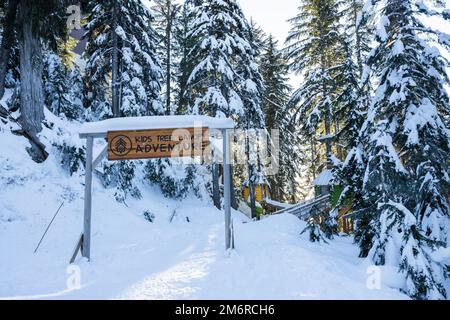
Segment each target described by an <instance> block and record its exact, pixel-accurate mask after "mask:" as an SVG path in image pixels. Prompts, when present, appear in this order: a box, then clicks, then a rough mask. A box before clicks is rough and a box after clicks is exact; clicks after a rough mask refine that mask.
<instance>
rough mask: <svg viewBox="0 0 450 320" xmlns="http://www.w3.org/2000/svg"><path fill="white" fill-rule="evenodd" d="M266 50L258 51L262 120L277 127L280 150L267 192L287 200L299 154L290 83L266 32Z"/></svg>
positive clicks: (275, 46) (283, 65)
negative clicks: (290, 96) (261, 79)
mask: <svg viewBox="0 0 450 320" xmlns="http://www.w3.org/2000/svg"><path fill="white" fill-rule="evenodd" d="M265 47H266V50H265V52H264V53H263V54H262V55H261V59H260V70H261V74H262V77H263V80H264V92H263V95H262V101H263V102H262V104H263V110H264V114H265V124H266V128H267V129H268V130H272V129H275V130H279V136H278V137H277V139H278V140H279V146H278V148H279V154H278V164H277V165H278V170H277V174H274V175H270V176H269V177H268V181H269V183H270V193H271V197H272V199H275V200H279V201H290V200H291V199H289V198H288V197H289V194H291V191H292V190H291V188H292V187H293V185H295V186H297V185H298V182H296V181H295V179H291V178H292V177H296V175H297V174H296V171H297V168H298V167H299V165H300V164H299V160H300V159H299V155H298V154H297V153H296V151H298V148H296V147H295V146H296V145H298V144H299V141H298V138H297V136H296V134H295V131H294V130H295V129H294V128H293V127H294V126H293V124H292V121H291V120H292V119H291V115H292V112H291V110H289V108H288V104H287V102H288V100H289V94H290V91H291V86H290V85H289V84H288V72H289V70H288V65H287V61H286V60H285V59H284V57H283V54H282V53H281V52H280V51H279V50H278V47H277V41H276V40H274V39H273V37H272V35H269V37H268V39H267V41H266V44H265Z"/></svg>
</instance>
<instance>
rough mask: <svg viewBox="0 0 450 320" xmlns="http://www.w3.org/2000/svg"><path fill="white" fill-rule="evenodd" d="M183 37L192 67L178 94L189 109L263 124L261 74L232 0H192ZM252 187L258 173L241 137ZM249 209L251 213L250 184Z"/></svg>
mask: <svg viewBox="0 0 450 320" xmlns="http://www.w3.org/2000/svg"><path fill="white" fill-rule="evenodd" d="M189 8H190V13H189V14H188V15H189V16H190V25H189V32H188V34H187V43H189V44H191V45H193V47H192V48H191V49H190V50H189V56H190V58H189V61H186V65H188V66H190V67H192V72H191V74H190V76H189V78H188V79H187V82H186V88H185V92H184V93H183V96H184V97H185V99H186V103H187V105H189V107H190V109H191V112H192V113H194V114H204V115H209V116H213V117H229V118H232V119H234V120H235V122H236V124H237V126H238V127H239V128H242V129H247V130H248V129H256V128H258V129H263V128H264V127H265V125H264V114H263V112H262V109H261V93H262V88H263V83H262V78H261V75H260V73H259V70H258V66H257V64H256V61H255V55H254V51H253V44H252V41H253V39H254V35H253V34H252V30H251V28H250V26H249V23H248V22H247V20H246V19H245V17H244V15H243V13H242V10H241V8H240V7H239V5H238V4H237V3H236V1H235V0H226V1H219V0H209V1H192V3H191V5H190V7H189ZM245 145H246V148H245V153H246V156H247V165H248V181H249V182H250V186H251V189H253V188H252V185H253V183H256V181H255V180H256V179H258V177H261V176H262V175H261V174H260V173H261V171H260V170H261V169H262V167H261V166H259V165H257V164H256V163H255V162H254V160H255V159H256V157H253V155H252V154H250V153H251V149H250V145H249V139H246V141H245ZM250 193H251V194H252V198H253V199H252V200H251V203H252V212H253V213H255V212H256V209H255V205H254V190H253V192H250Z"/></svg>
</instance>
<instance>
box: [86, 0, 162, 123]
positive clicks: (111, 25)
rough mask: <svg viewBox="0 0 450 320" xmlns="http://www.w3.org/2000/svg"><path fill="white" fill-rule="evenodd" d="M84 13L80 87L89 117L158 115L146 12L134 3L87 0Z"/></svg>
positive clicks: (134, 0) (152, 33)
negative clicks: (82, 81)
mask: <svg viewBox="0 0 450 320" xmlns="http://www.w3.org/2000/svg"><path fill="white" fill-rule="evenodd" d="M88 10H89V11H90V12H91V14H90V16H89V23H88V24H87V27H86V28H87V34H86V37H87V40H88V43H87V48H86V58H87V64H86V73H85V82H86V90H87V94H86V97H87V103H88V104H89V105H90V107H91V108H92V111H93V112H94V115H93V118H94V119H95V118H99V119H104V118H108V117H111V116H115V117H118V116H143V115H159V114H163V113H164V110H163V108H162V105H161V100H160V96H159V94H160V87H161V86H160V82H159V81H160V77H161V68H160V66H159V61H158V59H157V57H156V35H155V31H154V30H153V28H152V26H151V21H152V19H153V18H152V16H151V14H150V11H149V10H148V9H147V8H146V7H144V5H143V4H142V2H141V1H138V0H126V1H118V0H108V1H90V2H89V4H88ZM110 74H111V75H112V78H110V76H109V75H110ZM110 91H111V93H112V98H111V100H110V99H109V92H110Z"/></svg>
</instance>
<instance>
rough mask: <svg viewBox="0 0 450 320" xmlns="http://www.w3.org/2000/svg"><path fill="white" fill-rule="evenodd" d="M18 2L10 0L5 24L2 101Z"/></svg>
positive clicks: (0, 68) (0, 60)
mask: <svg viewBox="0 0 450 320" xmlns="http://www.w3.org/2000/svg"><path fill="white" fill-rule="evenodd" d="M18 4H19V1H18V0H10V1H9V2H8V7H7V9H6V10H7V11H6V17H5V20H4V23H3V37H2V44H1V47H0V63H1V65H0V99H1V98H2V97H3V95H4V93H5V81H6V73H7V72H8V61H9V55H10V52H11V48H12V47H13V45H14V43H13V42H14V23H15V20H16V19H15V18H16V14H17V6H18Z"/></svg>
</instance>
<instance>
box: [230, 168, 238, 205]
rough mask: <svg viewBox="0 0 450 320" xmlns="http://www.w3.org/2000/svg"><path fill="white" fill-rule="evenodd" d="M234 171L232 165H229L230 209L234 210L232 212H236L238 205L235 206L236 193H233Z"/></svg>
mask: <svg viewBox="0 0 450 320" xmlns="http://www.w3.org/2000/svg"><path fill="white" fill-rule="evenodd" d="M233 172H234V169H233V165H232V164H230V176H231V179H230V183H231V207H232V208H233V209H234V210H237V209H238V204H237V200H236V193H235V191H234V179H233V177H234V173H233Z"/></svg>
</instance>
